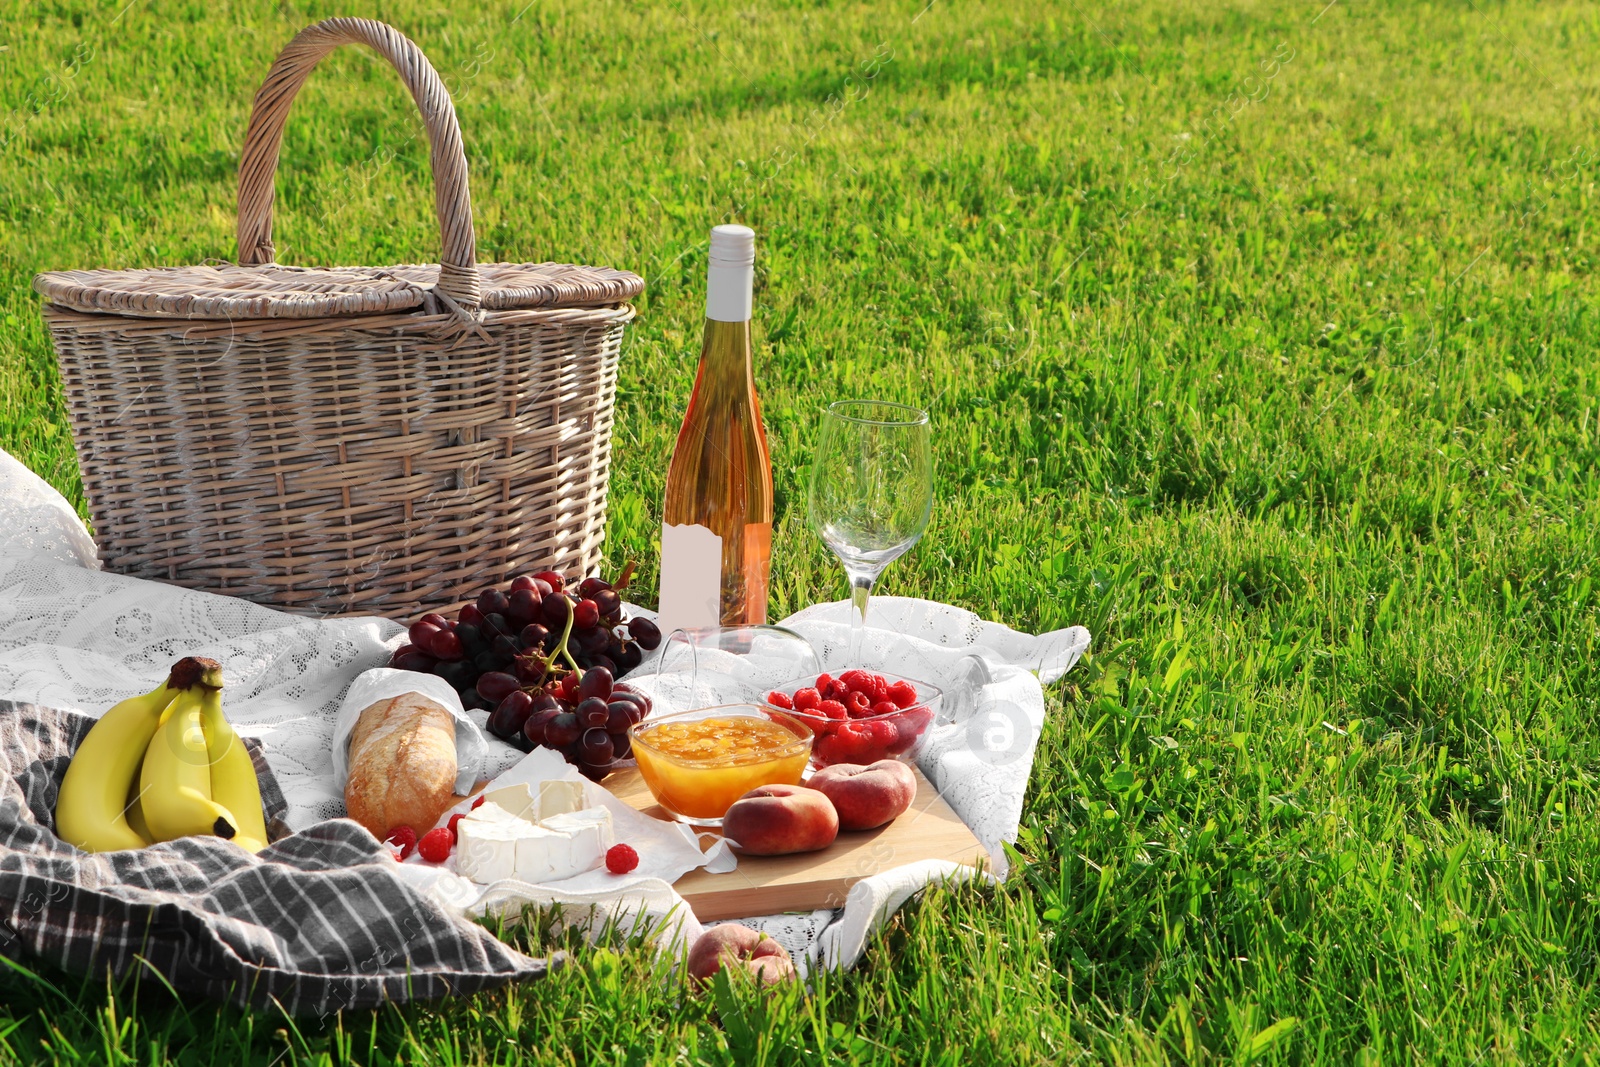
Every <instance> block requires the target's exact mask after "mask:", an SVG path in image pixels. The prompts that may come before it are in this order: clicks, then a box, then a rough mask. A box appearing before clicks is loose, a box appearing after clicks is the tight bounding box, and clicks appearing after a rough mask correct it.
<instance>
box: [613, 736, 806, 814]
mask: <svg viewBox="0 0 1600 1067" xmlns="http://www.w3.org/2000/svg"><path fill="white" fill-rule="evenodd" d="M797 731H798V732H797ZM805 732H806V728H805V727H804V726H803V725H801V724H799V723H796V724H795V728H794V729H790V728H789V727H787V726H785V725H783V724H781V723H779V722H774V721H773V720H772V719H771V718H769V717H768V716H766V715H712V716H707V717H704V718H669V719H667V720H665V721H662V722H659V723H648V722H647V723H642V724H641V725H640V726H638V727H635V733H634V738H633V755H634V758H635V759H636V760H638V761H639V774H640V775H641V776H642V777H643V778H644V781H645V784H646V785H648V786H649V787H650V792H651V793H652V794H653V795H654V796H655V798H656V801H657V802H658V803H660V804H661V806H662V807H664V808H666V809H667V810H668V811H670V812H672V813H673V814H674V815H676V816H679V817H680V818H687V819H689V820H691V821H697V822H713V821H715V820H718V819H721V818H722V816H723V815H724V814H725V813H726V812H727V810H728V808H729V807H731V806H732V804H733V802H734V801H735V800H738V799H739V798H740V797H741V796H743V795H744V794H745V793H748V792H749V791H750V790H752V789H754V788H756V787H757V786H761V785H773V784H775V783H783V784H785V785H796V784H798V783H799V781H800V776H801V775H802V774H804V773H805V769H806V763H807V761H808V760H809V759H810V757H811V745H810V738H809V737H807V736H805Z"/></svg>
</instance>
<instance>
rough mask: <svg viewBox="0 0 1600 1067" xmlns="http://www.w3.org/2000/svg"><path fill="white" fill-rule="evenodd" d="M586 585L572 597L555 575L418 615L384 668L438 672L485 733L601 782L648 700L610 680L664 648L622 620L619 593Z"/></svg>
mask: <svg viewBox="0 0 1600 1067" xmlns="http://www.w3.org/2000/svg"><path fill="white" fill-rule="evenodd" d="M631 571H632V567H631V566H630V567H629V568H628V569H627V570H625V571H624V572H623V577H622V578H621V579H620V580H619V581H618V582H617V584H616V585H612V584H611V583H610V582H606V581H604V580H602V579H600V578H585V579H584V580H583V581H582V582H580V583H578V586H577V589H576V591H575V592H576V595H574V594H573V593H572V592H568V591H567V582H566V580H565V579H563V578H562V576H561V575H559V574H557V573H556V572H554V571H540V572H539V573H538V574H535V575H532V576H528V575H521V576H519V577H517V578H514V579H513V580H512V581H511V585H510V587H509V589H508V590H506V591H502V590H499V589H493V588H491V589H485V590H484V591H483V592H482V593H480V594H478V599H477V600H476V601H475V602H473V603H471V604H468V605H467V606H466V607H464V608H462V609H461V611H460V612H459V613H457V615H456V619H455V621H454V622H452V621H450V620H449V619H446V618H445V617H444V616H442V615H437V614H431V615H424V616H423V617H422V618H421V619H420V620H418V621H417V622H414V623H412V624H411V630H410V634H409V636H410V638H411V643H410V644H406V645H401V646H400V648H399V649H398V650H396V652H395V654H394V657H393V658H392V659H391V660H390V661H389V663H390V666H393V667H399V668H401V669H402V670H411V671H422V672H424V673H428V674H436V675H438V676H439V677H441V678H443V679H444V680H445V681H447V682H449V683H450V684H451V685H452V686H454V687H455V689H456V692H457V693H459V694H460V695H461V703H462V704H463V705H464V706H466V707H467V708H476V709H492V710H491V711H490V715H489V732H490V733H492V734H494V735H495V736H496V737H498V738H500V739H501V740H503V741H508V742H510V743H512V744H514V745H517V746H518V747H520V748H521V749H523V751H532V750H533V749H534V748H535V747H536V746H539V745H543V746H545V747H547V748H552V749H556V750H557V751H559V752H561V753H562V755H564V756H565V757H566V759H567V762H569V763H574V764H577V766H578V768H579V770H581V771H582V772H583V773H584V774H586V775H588V776H589V777H591V778H594V779H596V780H598V779H599V778H601V777H604V775H605V774H606V772H607V771H609V770H610V768H611V765H612V764H613V763H614V762H615V761H616V760H619V759H626V758H628V756H629V754H630V745H629V742H628V727H629V726H632V725H633V724H634V723H636V722H638V721H639V720H640V719H642V718H644V716H645V714H646V713H648V712H649V710H650V700H649V698H648V697H646V696H645V695H644V694H642V693H638V692H636V691H634V690H633V689H632V688H631V687H630V686H628V684H627V683H626V682H619V681H616V679H617V678H619V677H621V676H622V675H623V674H626V673H627V672H628V671H630V670H632V669H633V668H634V667H637V666H638V665H639V662H640V660H642V659H643V658H644V654H645V653H646V652H649V651H651V650H652V649H654V648H656V647H657V646H659V645H660V644H661V630H660V629H659V628H658V627H657V626H656V624H655V623H653V622H651V621H650V620H649V619H627V618H624V616H623V614H622V597H621V595H620V594H619V592H618V590H619V589H621V588H623V587H624V586H626V585H627V578H628V574H629V573H630V572H631Z"/></svg>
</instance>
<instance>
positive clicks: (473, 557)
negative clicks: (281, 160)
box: [34, 18, 643, 618]
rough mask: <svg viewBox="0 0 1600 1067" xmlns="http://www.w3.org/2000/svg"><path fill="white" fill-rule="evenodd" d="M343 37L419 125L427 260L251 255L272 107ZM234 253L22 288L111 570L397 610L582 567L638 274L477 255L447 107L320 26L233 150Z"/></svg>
mask: <svg viewBox="0 0 1600 1067" xmlns="http://www.w3.org/2000/svg"><path fill="white" fill-rule="evenodd" d="M352 42H359V43H361V44H366V45H369V46H371V47H372V48H374V49H376V50H377V51H378V52H379V53H381V54H382V55H383V56H384V57H385V58H387V59H388V60H389V61H390V62H391V63H392V64H394V66H395V69H396V70H398V71H399V72H400V76H401V78H402V79H404V81H405V84H406V87H407V88H408V89H410V90H411V95H412V97H413V98H414V99H415V100H416V103H417V106H418V107H419V108H420V109H421V111H422V117H423V120H424V122H425V124H426V126H427V132H428V138H429V140H430V142H431V145H432V152H431V161H432V167H433V180H434V187H435V188H434V205H435V208H436V210H437V213H438V217H439V226H440V231H441V235H442V250H441V254H440V260H441V262H440V263H439V264H437V265H435V264H428V265H423V266H396V267H388V268H381V269H380V268H371V267H344V268H335V269H313V268H303V267H287V266H280V265H278V264H276V263H275V262H274V261H273V247H272V203H273V179H274V175H275V172H276V170H277V164H278V148H279V142H280V139H281V137H282V133H283V126H284V121H285V119H286V117H287V115H288V111H289V106H290V104H291V103H292V102H293V100H294V97H295V94H296V92H298V91H299V89H300V86H301V85H302V84H303V83H304V82H305V80H306V78H307V77H308V76H309V75H310V73H311V71H312V69H313V68H314V67H315V66H316V65H317V63H318V62H319V61H320V60H321V59H322V58H323V57H324V56H325V55H327V54H328V53H329V52H331V51H332V50H333V49H334V48H336V47H338V46H339V45H341V44H346V43H352ZM238 237H239V250H238V256H239V263H238V265H232V264H227V265H221V266H196V267H178V268H161V269H148V270H115V271H112V270H93V271H59V272H54V273H49V274H41V275H39V276H38V278H36V279H35V282H34V287H35V288H36V289H37V290H38V291H39V292H40V293H42V294H43V295H44V296H45V297H46V298H47V299H48V303H47V304H46V305H45V308H44V316H45V319H46V321H47V322H48V324H49V327H50V332H51V335H52V337H53V338H54V341H55V347H56V354H57V358H58V359H59V361H60V364H61V376H62V381H63V384H64V386H65V389H66V396H67V402H68V406H69V408H70V411H71V418H72V427H73V435H74V439H75V441H76V446H77V451H78V459H79V463H80V465H81V467H82V469H83V484H84V489H85V491H86V493H87V495H88V498H89V506H90V511H91V513H92V515H93V518H94V523H95V535H96V540H97V542H98V543H99V546H100V551H101V555H102V558H103V559H104V561H105V563H106V565H107V566H108V567H109V568H110V569H112V570H116V571H120V572H122V573H125V574H132V575H137V576H139V577H143V578H154V579H159V580H163V581H168V582H173V583H176V584H178V585H183V586H189V587H192V588H201V589H208V590H212V591H215V592H221V593H227V594H230V595H233V596H238V597H244V598H246V599H249V600H254V601H258V602H260V603H264V604H270V605H273V606H276V607H280V608H284V609H287V610H289V611H295V612H300V613H304V614H318V615H321V614H384V615H390V616H393V617H397V618H407V617H412V616H415V615H417V614H420V613H421V612H423V611H426V610H429V609H431V608H434V607H438V606H442V605H445V604H449V603H452V602H455V601H457V600H459V599H462V598H464V597H466V596H470V595H472V594H473V593H475V592H476V591H477V590H478V589H480V588H482V587H483V586H484V585H487V584H490V583H494V582H499V581H503V580H504V579H505V578H506V577H507V576H508V575H509V574H511V573H514V572H516V571H520V570H527V569H540V568H543V567H553V568H555V569H557V570H560V571H562V572H563V573H580V572H585V573H586V572H588V571H590V570H591V569H592V568H593V567H594V566H595V565H596V564H597V562H598V559H599V547H600V540H601V537H602V535H603V533H604V528H605V512H606V506H605V505H606V481H607V473H608V469H609V462H610V447H611V446H610V440H611V420H612V403H613V399H614V397H615V392H616V374H617V357H618V351H619V349H620V346H621V343H622V334H623V328H624V325H625V324H626V323H627V322H628V321H629V320H630V319H632V317H633V309H632V308H631V307H630V306H629V304H628V301H629V300H630V299H631V298H632V297H634V296H636V295H638V293H639V292H640V290H641V289H642V288H643V282H642V281H641V279H640V278H639V277H638V276H637V275H634V274H630V273H628V272H626V271H617V270H609V269H605V268H598V267H581V266H571V265H567V264H556V263H537V264H530V263H521V264H512V263H493V264H479V263H478V262H477V261H476V254H475V251H474V239H473V228H472V203H471V199H470V197H469V195H468V191H467V161H466V155H465V154H464V152H463V151H462V146H461V131H460V128H459V127H458V126H457V124H456V115H455V108H454V106H453V105H452V103H451V100H450V96H449V93H448V92H447V91H446V90H445V87H444V85H443V83H442V82H441V81H440V80H439V76H438V74H437V73H435V71H434V69H433V67H432V66H431V65H430V64H429V63H428V60H427V59H426V58H425V57H424V56H423V54H422V52H421V51H420V50H419V49H418V48H417V46H416V45H415V44H413V43H412V42H411V41H410V40H409V39H407V38H406V37H405V36H404V35H402V34H400V33H399V32H398V31H396V30H394V29H392V28H391V27H389V26H385V25H383V24H382V23H378V22H372V21H368V20H365V19H342V18H341V19H329V20H327V21H325V22H321V23H318V24H317V25H315V26H312V27H310V28H308V29H306V30H304V31H303V32H301V33H300V34H299V35H298V36H296V37H295V39H294V40H293V41H291V42H290V43H289V45H288V47H287V48H285V49H284V50H283V53H282V54H281V55H279V56H278V59H277V61H276V62H275V63H273V65H272V69H271V70H270V71H269V72H268V74H267V80H266V83H265V84H264V85H263V86H262V87H261V90H260V91H259V92H258V93H257V94H256V97H255V104H254V109H253V112H252V114H251V116H250V126H249V129H248V130H247V132H246V133H245V143H244V153H243V157H242V159H241V161H240V166H239V219H238Z"/></svg>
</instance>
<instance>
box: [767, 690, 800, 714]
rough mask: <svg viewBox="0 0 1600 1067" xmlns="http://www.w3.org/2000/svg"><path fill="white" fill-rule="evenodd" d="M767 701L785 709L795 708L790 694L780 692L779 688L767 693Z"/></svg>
mask: <svg viewBox="0 0 1600 1067" xmlns="http://www.w3.org/2000/svg"><path fill="white" fill-rule="evenodd" d="M767 703H768V704H771V705H772V706H773V707H775V708H782V709H783V710H784V711H792V710H794V701H793V700H790V699H789V694H788V693H784V692H780V691H779V690H777V689H774V690H773V691H772V692H770V693H768V694H767Z"/></svg>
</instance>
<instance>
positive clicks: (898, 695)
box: [886, 682, 917, 708]
mask: <svg viewBox="0 0 1600 1067" xmlns="http://www.w3.org/2000/svg"><path fill="white" fill-rule="evenodd" d="M886 695H887V696H888V698H889V699H890V700H892V701H894V706H895V707H897V708H909V707H910V706H911V705H913V704H915V703H916V702H917V687H916V686H914V685H912V684H911V683H910V682H896V683H894V684H893V685H891V686H890V687H889V689H888V693H887V694H886Z"/></svg>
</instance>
